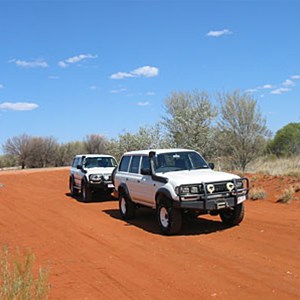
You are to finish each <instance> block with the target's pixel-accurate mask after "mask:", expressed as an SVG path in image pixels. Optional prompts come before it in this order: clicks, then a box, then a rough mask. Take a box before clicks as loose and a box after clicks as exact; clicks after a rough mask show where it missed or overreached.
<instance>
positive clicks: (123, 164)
mask: <svg viewBox="0 0 300 300" xmlns="http://www.w3.org/2000/svg"><path fill="white" fill-rule="evenodd" d="M130 158H131V156H123V158H122V160H121V162H120V167H119V171H122V172H127V171H128V166H129V162H130Z"/></svg>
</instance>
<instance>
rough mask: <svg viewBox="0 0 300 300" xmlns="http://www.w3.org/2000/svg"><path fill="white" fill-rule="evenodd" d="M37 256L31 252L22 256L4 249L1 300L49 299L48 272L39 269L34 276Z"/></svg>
mask: <svg viewBox="0 0 300 300" xmlns="http://www.w3.org/2000/svg"><path fill="white" fill-rule="evenodd" d="M34 262H35V256H34V254H32V253H31V252H30V251H27V252H26V253H24V254H21V253H20V251H19V250H18V249H16V251H14V252H13V253H12V252H10V251H9V250H8V248H7V247H6V248H4V249H3V250H2V251H0V299H7V300H10V299H12V300H15V299H16V300H31V299H47V298H48V293H49V284H48V271H47V270H45V269H42V268H41V267H40V268H39V269H38V272H37V273H38V274H37V275H36V276H34V272H33V268H34Z"/></svg>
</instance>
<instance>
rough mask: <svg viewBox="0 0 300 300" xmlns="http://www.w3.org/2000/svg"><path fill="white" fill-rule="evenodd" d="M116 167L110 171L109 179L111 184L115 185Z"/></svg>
mask: <svg viewBox="0 0 300 300" xmlns="http://www.w3.org/2000/svg"><path fill="white" fill-rule="evenodd" d="M117 169H118V167H115V168H114V169H113V171H112V172H111V181H112V183H113V185H115V176H116V172H117Z"/></svg>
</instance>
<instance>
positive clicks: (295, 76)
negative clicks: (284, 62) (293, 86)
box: [291, 75, 300, 79]
mask: <svg viewBox="0 0 300 300" xmlns="http://www.w3.org/2000/svg"><path fill="white" fill-rule="evenodd" d="M291 78H292V79H300V75H292V76H291Z"/></svg>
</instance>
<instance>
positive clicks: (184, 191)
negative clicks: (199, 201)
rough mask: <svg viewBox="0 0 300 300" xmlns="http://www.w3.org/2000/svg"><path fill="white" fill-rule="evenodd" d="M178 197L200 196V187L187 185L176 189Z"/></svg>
mask: <svg viewBox="0 0 300 300" xmlns="http://www.w3.org/2000/svg"><path fill="white" fill-rule="evenodd" d="M175 192H176V194H177V195H189V194H200V186H198V185H189V186H188V185H186V186H180V187H176V188H175Z"/></svg>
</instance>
